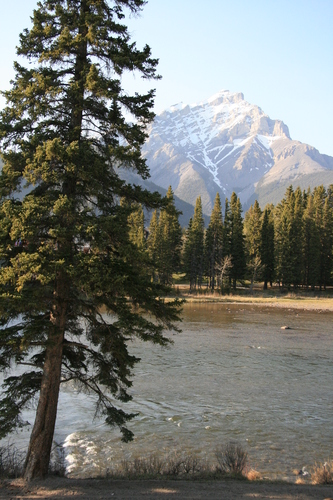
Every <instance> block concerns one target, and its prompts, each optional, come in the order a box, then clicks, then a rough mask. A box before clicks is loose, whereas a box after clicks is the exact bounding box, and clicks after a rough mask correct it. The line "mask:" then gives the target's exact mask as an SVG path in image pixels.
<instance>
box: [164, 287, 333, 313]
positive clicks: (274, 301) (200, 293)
mask: <svg viewBox="0 0 333 500" xmlns="http://www.w3.org/2000/svg"><path fill="white" fill-rule="evenodd" d="M173 290H174V295H175V296H177V297H180V298H183V299H185V300H186V302H190V303H191V302H212V303H214V302H216V303H229V304H232V303H234V304H237V303H239V304H257V305H265V306H270V307H285V308H294V309H308V310H321V311H333V290H328V291H323V292H319V291H315V292H312V291H311V292H310V291H309V292H306V291H304V290H299V291H297V292H296V291H295V292H294V291H293V292H288V291H285V290H281V289H279V288H278V287H273V288H270V289H268V290H263V288H262V286H257V287H256V288H254V289H253V291H252V292H251V291H250V290H249V288H247V287H243V288H242V289H237V290H236V292H229V293H228V294H223V295H222V294H221V292H220V291H215V292H212V291H211V290H209V289H207V288H206V287H202V288H200V289H196V290H190V288H189V286H188V285H187V284H176V285H174V287H173Z"/></svg>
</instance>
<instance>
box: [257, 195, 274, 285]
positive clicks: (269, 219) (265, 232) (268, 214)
mask: <svg viewBox="0 0 333 500" xmlns="http://www.w3.org/2000/svg"><path fill="white" fill-rule="evenodd" d="M274 240H275V238H274V217H273V206H272V205H267V206H266V207H265V209H264V213H263V215H262V224H261V235H260V247H259V255H260V260H261V265H262V274H263V280H264V290H267V283H270V285H271V286H272V283H273V279H274V273H275V257H274Z"/></svg>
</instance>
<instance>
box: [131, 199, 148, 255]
mask: <svg viewBox="0 0 333 500" xmlns="http://www.w3.org/2000/svg"><path fill="white" fill-rule="evenodd" d="M127 224H128V226H129V231H128V236H129V239H130V241H131V242H132V243H134V244H135V245H136V246H137V247H138V248H139V249H140V250H143V249H144V246H145V234H144V230H145V217H144V213H143V208H142V206H141V205H140V204H138V203H133V204H132V206H131V209H130V214H129V216H128V218H127Z"/></svg>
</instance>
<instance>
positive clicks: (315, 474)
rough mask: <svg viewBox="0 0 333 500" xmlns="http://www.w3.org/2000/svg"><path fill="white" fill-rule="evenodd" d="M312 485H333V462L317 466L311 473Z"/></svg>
mask: <svg viewBox="0 0 333 500" xmlns="http://www.w3.org/2000/svg"><path fill="white" fill-rule="evenodd" d="M311 481H312V484H333V461H331V463H329V462H325V463H324V464H315V466H314V467H313V470H312V472H311Z"/></svg>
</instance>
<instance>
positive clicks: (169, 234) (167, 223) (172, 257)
mask: <svg viewBox="0 0 333 500" xmlns="http://www.w3.org/2000/svg"><path fill="white" fill-rule="evenodd" d="M166 198H167V206H166V208H165V209H163V210H161V213H160V218H159V254H160V256H159V258H160V262H161V273H162V274H161V280H162V282H163V283H171V282H172V274H173V273H175V272H176V271H177V270H178V269H179V265H180V258H181V247H182V228H181V226H180V224H179V220H178V219H179V215H180V213H181V212H179V211H178V210H177V209H176V207H175V199H174V195H173V192H172V189H171V186H170V187H169V189H168V191H167V195H166Z"/></svg>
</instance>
